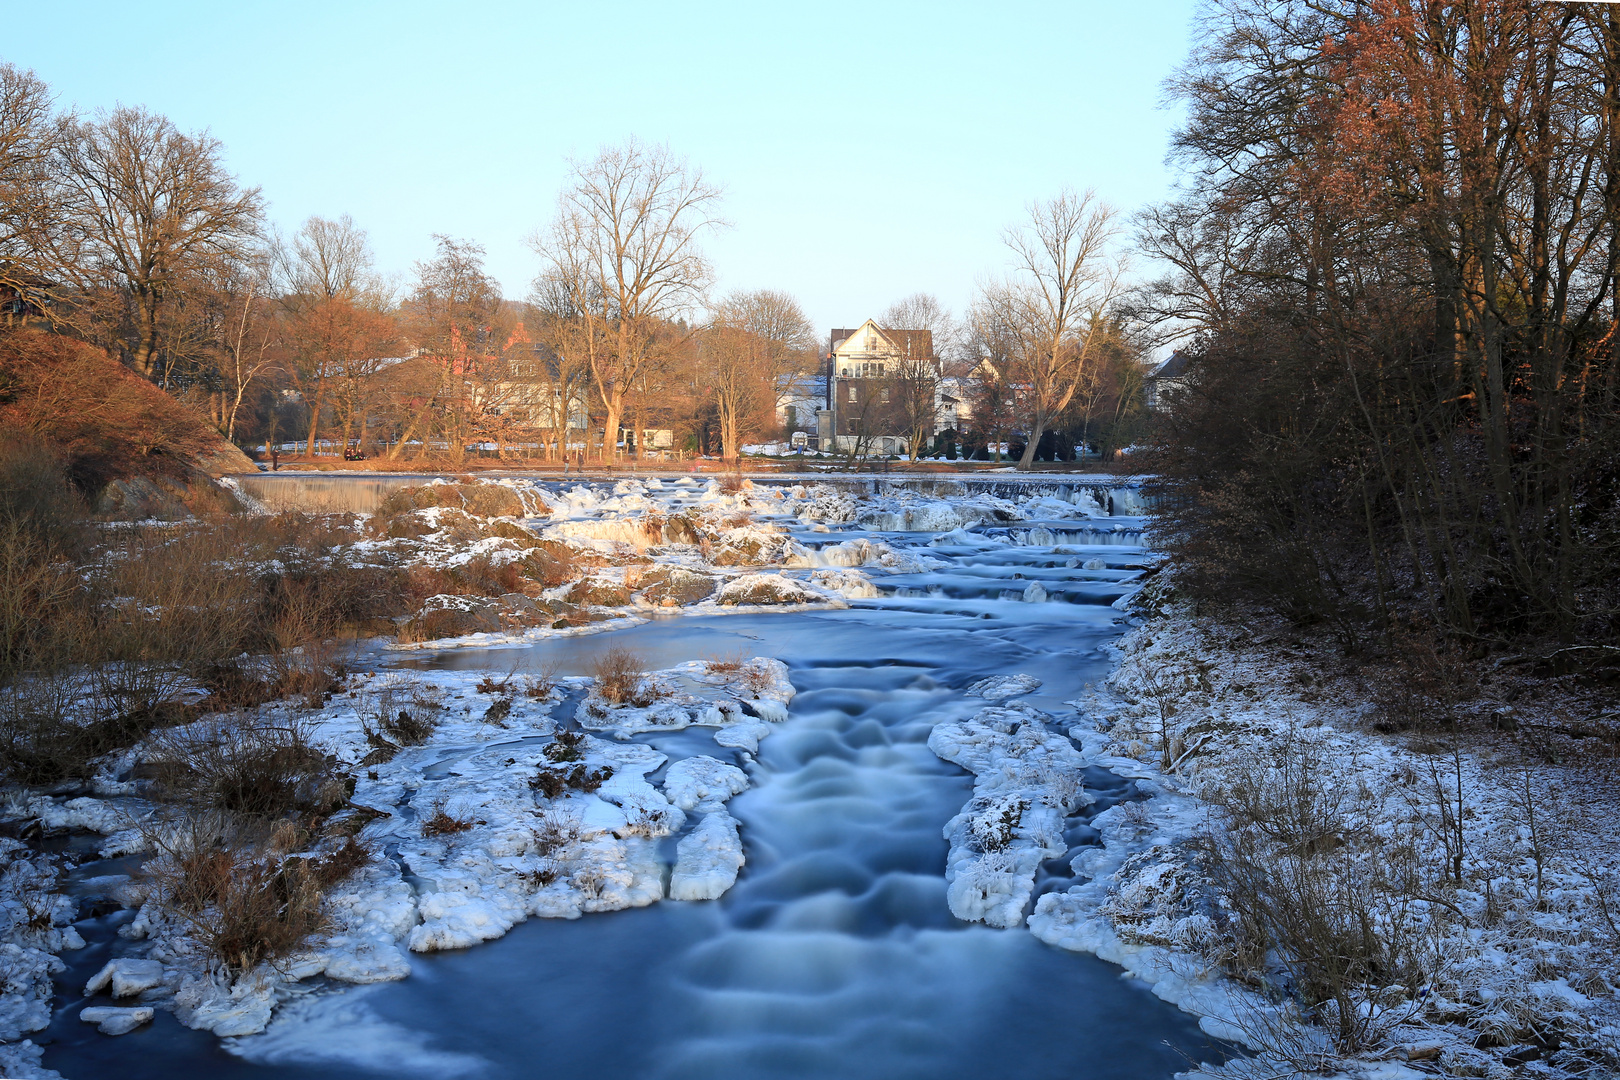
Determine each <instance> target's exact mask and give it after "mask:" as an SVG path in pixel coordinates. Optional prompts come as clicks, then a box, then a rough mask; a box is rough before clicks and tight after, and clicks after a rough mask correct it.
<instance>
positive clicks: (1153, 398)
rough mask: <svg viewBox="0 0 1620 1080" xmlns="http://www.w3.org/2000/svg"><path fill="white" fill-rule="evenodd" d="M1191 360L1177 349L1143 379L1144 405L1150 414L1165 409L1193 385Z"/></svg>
mask: <svg viewBox="0 0 1620 1080" xmlns="http://www.w3.org/2000/svg"><path fill="white" fill-rule="evenodd" d="M1191 366H1192V361H1191V359H1190V358H1189V357H1188V356H1187V354H1186V353H1184V352H1182V351H1181V350H1180V349H1177V350H1176V351H1175V352H1173V353H1171V354H1170V357H1169V359H1167V360H1165V362H1164V363H1162V364H1160V365H1159V366H1158V367H1156V368H1154V369H1153V370H1152V371H1150V372H1149V373H1148V374H1147V375H1146V377H1144V378H1143V379H1142V404H1143V405H1144V406H1145V407H1146V408H1147V410H1148V411H1149V412H1152V411H1154V410H1156V409H1162V408H1164V407H1165V406H1166V405H1167V404H1168V403H1169V402H1170V401H1171V400H1173V399H1174V398H1175V396H1176V395H1177V394H1179V393H1182V392H1183V391H1185V390H1186V389H1187V387H1188V386H1190V385H1191V377H1192V372H1191V371H1190V370H1189V368H1190V367H1191Z"/></svg>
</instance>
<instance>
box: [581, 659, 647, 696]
mask: <svg viewBox="0 0 1620 1080" xmlns="http://www.w3.org/2000/svg"><path fill="white" fill-rule="evenodd" d="M646 670H647V669H646V665H645V664H644V663H643V662H642V660H641V657H639V656H637V655H636V654H635V653H633V652H631V651H630V650H629V649H627V648H625V647H624V646H622V645H615V646H613V647H612V648H611V649H609V650H608V651H607V652H605V653H603V654H602V655H601V656H599V657H597V659H596V663H595V664H593V665H592V668H591V673H592V674H593V675H594V676H595V677H596V690H597V693H599V694H601V695H602V697H603V698H604V699H606V700H607V701H610V702H612V703H613V704H615V705H620V704H623V703H624V702H626V701H629V700H631V699H632V698H634V697H635V695H636V690H637V688H638V687H639V685H640V683H641V680H642V676H643V675H645V674H646Z"/></svg>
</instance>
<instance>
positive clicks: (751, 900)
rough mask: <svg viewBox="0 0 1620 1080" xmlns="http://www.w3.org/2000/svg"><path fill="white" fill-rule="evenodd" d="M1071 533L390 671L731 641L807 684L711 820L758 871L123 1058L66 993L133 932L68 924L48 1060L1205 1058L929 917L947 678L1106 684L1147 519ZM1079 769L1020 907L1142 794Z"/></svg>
mask: <svg viewBox="0 0 1620 1080" xmlns="http://www.w3.org/2000/svg"><path fill="white" fill-rule="evenodd" d="M1122 521H1123V522H1124V523H1125V525H1124V526H1121V525H1120V522H1122ZM1088 524H1091V525H1093V526H1095V531H1094V532H1086V531H1084V530H1083V529H1082V531H1078V532H1076V531H1072V530H1077V529H1081V525H1080V523H1076V522H1065V523H1064V528H1065V529H1066V530H1071V531H1068V532H1065V533H1064V535H1063V536H1062V537H1061V541H1062V542H1061V543H1058V544H1056V545H1055V546H1052V545H1049V546H1045V547H1040V546H1031V545H1030V544H1029V543H1028V542H1024V543H1018V542H1013V543H1006V542H1003V541H1001V540H999V539H997V540H996V542H993V543H992V542H990V541H989V540H985V539H984V535H983V534H975V536H978V537H979V538H980V540H981V541H983V542H979V541H973V542H966V541H965V542H964V543H962V544H953V543H951V542H950V538H949V537H944V538H941V539H942V540H943V541H944V542H936V543H935V544H934V545H933V546H928V545H927V541H929V540H931V539H934V538H933V536H932V535H931V534H900V533H884V534H874V533H865V532H856V531H851V532H847V533H832V534H828V535H817V536H815V537H814V540H815V541H816V542H820V543H829V544H830V543H838V542H843V541H848V540H850V539H852V538H857V537H862V536H864V537H871V538H878V537H879V536H880V535H881V538H882V539H883V540H884V541H885V542H886V543H889V544H890V545H891V546H893V547H895V548H896V549H900V548H905V549H907V550H914V551H916V552H918V553H919V554H926V555H927V556H929V557H930V558H932V559H934V560H937V561H938V562H937V564H929V565H931V566H933V568H932V569H927V570H924V571H920V572H911V573H904V574H890V575H887V576H884V575H879V574H874V575H873V579H874V583H875V584H876V586H877V587H878V591H879V592H880V594H881V595H879V596H877V597H876V598H867V599H857V600H854V601H852V603H851V607H850V608H849V609H848V610H840V611H822V612H794V613H777V614H770V613H766V614H739V615H732V616H711V617H701V618H694V617H677V618H668V619H654V620H653V621H651V622H648V623H645V624H643V625H640V626H635V627H632V628H629V629H624V630H618V631H614V632H612V633H611V634H610V635H607V636H603V635H596V636H591V637H577V638H565V639H559V640H552V641H546V642H542V643H539V644H535V645H524V646H509V647H504V648H491V649H484V650H476V649H468V648H461V649H456V650H448V651H446V652H444V653H441V654H436V655H433V654H421V653H418V654H415V655H414V656H413V658H412V659H411V660H409V661H408V662H410V663H417V664H425V665H441V666H455V667H482V668H488V669H490V670H493V671H497V672H503V671H505V670H508V669H509V668H510V667H511V666H512V663H513V661H514V660H518V659H522V658H523V656H522V654H524V653H526V652H543V654H544V656H545V657H546V658H547V659H548V660H551V661H554V662H557V663H559V664H560V665H561V668H562V671H563V673H564V674H574V673H585V672H586V671H588V670H589V664H590V660H591V658H592V657H594V656H595V655H596V654H597V653H599V651H600V650H601V649H603V648H605V647H606V646H607V645H608V644H610V643H622V644H624V645H627V646H629V647H630V648H632V649H634V650H635V651H636V652H637V653H639V654H640V655H641V656H642V657H643V659H644V660H645V661H646V663H647V664H648V666H649V667H653V668H662V667H668V666H670V665H673V664H675V663H679V662H682V661H686V660H693V659H704V658H708V657H715V656H727V655H736V654H738V653H739V652H744V651H745V652H746V653H748V654H751V655H763V656H774V657H778V658H780V659H782V660H784V661H785V662H786V663H787V664H788V665H789V666H790V668H791V674H792V680H793V683H794V686H795V687H796V689H797V691H798V694H797V696H796V697H795V698H794V699H793V702H792V706H791V713H790V716H789V718H788V720H787V721H786V722H785V723H783V724H781V725H778V726H777V727H776V728H775V730H774V731H773V733H772V734H771V737H770V738H769V739H767V740H766V741H765V742H763V743H762V744H761V746H760V749H759V753H758V755H757V760H755V761H753V762H752V763H747V762H746V760H745V759H744V758H743V757H742V756H741V755H740V754H739V755H738V756H737V757H736V758H735V759H734V760H737V761H738V762H740V763H744V764H746V767H747V769H748V772H749V775H750V779H751V781H752V785H753V786H752V787H751V788H750V789H749V790H748V791H746V792H744V793H743V794H741V795H739V796H737V797H736V798H734V799H733V800H732V801H731V803H730V804H729V810H730V813H731V814H732V815H733V816H734V817H735V818H736V819H737V820H738V821H740V822H741V826H742V838H743V843H744V845H745V850H746V853H747V863H746V865H745V866H744V868H743V870H742V873H741V876H740V877H739V879H738V881H737V883H736V885H735V886H734V887H733V888H732V889H731V890H730V891H729V892H728V893H726V895H725V896H723V897H722V898H721V899H719V900H716V901H704V902H694V903H682V902H675V901H669V900H666V901H664V902H662V903H658V904H654V905H652V906H650V907H646V908H640V909H635V910H628V911H621V912H615V913H612V914H597V915H587V916H586V917H584V918H581V919H578V920H574V921H564V920H554V919H530V920H529V921H527V922H525V923H523V924H521V925H519V926H517V927H515V928H514V929H513V930H512V931H511V932H510V933H508V934H507V935H506V936H505V937H504V938H501V939H500V940H497V941H494V942H490V943H487V944H483V945H479V946H476V947H473V948H469V949H464V950H460V951H454V952H443V953H431V954H427V955H423V956H417V957H413V958H412V969H413V970H412V975H411V976H410V978H408V979H406V980H404V981H401V982H393V983H384V984H377V985H373V986H366V987H350V986H344V985H340V984H335V983H334V984H321V983H319V982H318V981H316V983H315V985H313V986H312V987H311V989H310V992H309V993H308V994H307V995H306V996H305V997H303V998H301V999H300V1000H298V1001H295V1002H293V1003H292V1004H291V1005H289V1006H287V1007H285V1009H284V1010H283V1011H282V1012H281V1013H279V1014H278V1015H277V1019H276V1020H275V1021H274V1022H273V1023H272V1024H271V1026H270V1028H269V1030H268V1031H266V1032H265V1033H264V1034H262V1035H257V1036H250V1037H246V1038H242V1039H237V1040H225V1045H223V1046H222V1045H221V1042H220V1040H218V1039H216V1038H214V1037H213V1036H211V1035H208V1034H205V1033H202V1032H196V1031H191V1030H187V1029H185V1028H182V1027H181V1026H180V1025H179V1024H178V1023H177V1022H176V1021H175V1020H174V1019H173V1017H172V1016H171V1015H170V1014H168V1013H166V1012H160V1013H159V1014H158V1018H157V1020H156V1022H154V1023H153V1024H151V1025H150V1026H148V1027H147V1028H144V1029H142V1030H139V1031H136V1032H135V1033H133V1034H131V1035H126V1036H123V1037H121V1038H119V1039H108V1038H103V1037H100V1036H98V1035H97V1034H96V1033H95V1031H94V1029H92V1028H89V1026H88V1025H85V1024H82V1023H80V1022H79V1021H78V1019H77V1011H76V1009H75V1008H73V1007H72V1006H73V1005H74V1004H75V1001H74V998H73V996H72V995H73V994H74V992H75V991H74V990H73V989H72V988H73V987H75V986H77V987H81V988H82V986H83V985H84V981H85V979H86V977H87V973H88V972H91V971H93V970H94V969H95V968H97V967H99V966H100V965H101V964H102V963H103V962H104V961H105V959H106V956H107V955H108V947H109V946H108V944H107V943H108V939H109V938H110V937H111V932H112V929H113V928H114V927H115V926H116V924H117V921H118V919H119V918H121V917H122V916H121V914H120V913H111V914H107V915H103V916H100V917H99V918H92V919H89V920H86V922H85V923H84V924H82V925H84V926H85V936H86V937H87V938H88V939H90V940H91V945H90V947H89V948H87V949H85V950H82V951H81V952H80V953H78V954H74V955H71V956H69V957H67V958H66V959H68V961H69V964H70V967H69V970H68V971H67V972H66V973H64V974H63V975H62V976H60V977H59V978H60V984H59V985H60V986H61V987H62V988H63V993H64V995H65V996H66V1006H67V1007H65V1008H59V1011H58V1018H57V1020H56V1022H55V1023H54V1024H53V1025H52V1027H51V1028H50V1029H49V1030H48V1031H47V1032H45V1033H43V1034H44V1035H45V1036H46V1037H47V1038H49V1039H50V1040H52V1042H51V1044H50V1046H49V1047H48V1049H47V1052H46V1057H45V1063H46V1065H48V1066H50V1067H52V1068H56V1069H58V1070H60V1071H62V1073H63V1074H64V1075H66V1076H69V1077H75V1078H83V1077H93V1076H119V1077H121V1078H125V1080H142V1078H147V1077H152V1078H156V1077H165V1078H166V1077H174V1076H208V1077H218V1078H248V1077H287V1078H308V1080H314V1078H328V1077H364V1076H373V1075H378V1076H381V1075H388V1076H416V1075H421V1076H433V1077H441V1076H473V1077H490V1078H508V1077H510V1078H518V1077H548V1078H557V1080H565V1078H586V1077H591V1078H617V1077H631V1076H635V1077H648V1078H658V1080H689V1078H690V1080H697V1078H703V1080H712V1078H715V1077H727V1078H767V1077H770V1078H777V1077H780V1078H790V1077H793V1078H799V1077H803V1078H811V1077H815V1078H825V1077H840V1078H866V1077H870V1078H874V1080H876V1078H883V1080H896V1078H911V1077H916V1078H924V1077H926V1078H928V1080H949V1078H956V1077H961V1078H968V1077H971V1078H974V1080H982V1078H985V1077H997V1078H1029V1080H1037V1078H1039V1080H1046V1078H1053V1080H1055V1078H1059V1077H1065V1078H1067V1077H1087V1078H1099V1080H1100V1078H1120V1080H1124V1078H1131V1080H1137V1078H1149V1077H1169V1076H1170V1075H1171V1074H1173V1073H1174V1072H1176V1071H1178V1070H1181V1069H1185V1068H1186V1067H1187V1057H1186V1056H1183V1055H1184V1054H1185V1055H1187V1056H1190V1057H1192V1058H1195V1059H1207V1058H1210V1057H1212V1056H1214V1050H1213V1048H1211V1046H1210V1044H1209V1040H1208V1038H1207V1037H1206V1036H1205V1035H1204V1034H1203V1033H1202V1032H1200V1031H1199V1030H1198V1028H1197V1026H1196V1024H1195V1023H1194V1021H1193V1019H1192V1018H1191V1017H1190V1016H1187V1015H1185V1014H1183V1013H1180V1012H1178V1011H1176V1010H1175V1009H1174V1008H1173V1007H1171V1006H1169V1005H1167V1004H1165V1003H1163V1002H1161V1001H1159V1000H1158V999H1156V998H1154V997H1153V996H1152V995H1151V994H1150V993H1149V992H1148V990H1147V989H1146V988H1145V987H1144V986H1142V985H1141V984H1139V983H1136V982H1134V981H1132V980H1129V979H1126V978H1124V977H1123V976H1122V975H1121V974H1120V971H1119V969H1118V968H1115V967H1113V966H1112V965H1109V964H1105V963H1103V962H1101V961H1099V960H1096V959H1094V958H1092V957H1089V956H1083V955H1077V954H1075V953H1070V952H1064V951H1061V950H1058V949H1054V948H1050V947H1048V946H1046V945H1043V944H1041V943H1040V942H1039V941H1037V940H1036V939H1035V938H1034V937H1033V936H1032V935H1031V934H1029V933H1028V932H1027V931H1025V930H1023V929H1013V930H995V929H990V928H987V927H985V926H982V925H970V924H967V923H963V922H959V921H957V920H956V919H954V918H953V917H952V916H951V914H950V911H949V909H948V908H947V905H946V890H945V878H944V872H945V858H946V851H947V846H946V842H945V840H944V838H943V836H942V829H943V828H944V826H945V823H946V822H947V821H948V820H950V819H951V817H952V816H953V815H954V814H956V813H957V812H958V811H959V810H960V809H961V807H962V805H963V803H964V802H965V801H966V800H967V799H968V798H969V797H970V794H971V792H972V777H971V776H969V775H968V774H967V773H965V772H963V771H962V770H961V769H959V768H958V767H956V766H955V765H952V764H949V763H947V762H945V761H942V760H940V759H939V758H937V757H936V756H935V755H934V754H933V753H932V752H931V751H930V750H929V749H928V746H927V740H928V736H929V733H930V731H931V730H932V728H933V726H934V725H935V724H937V723H941V722H946V721H954V720H962V719H965V718H967V717H969V716H971V715H972V714H973V713H974V712H976V711H977V710H979V709H980V708H982V707H983V706H984V705H985V702H984V701H982V700H978V699H973V698H968V697H966V696H965V695H964V693H963V689H964V688H965V687H967V686H968V685H969V684H971V683H972V682H974V681H975V680H977V679H981V678H983V677H985V676H988V675H996V674H1012V673H1023V674H1027V675H1032V676H1034V677H1035V678H1038V679H1040V680H1042V686H1041V687H1040V689H1039V690H1038V691H1037V692H1035V693H1034V694H1031V695H1029V696H1028V697H1025V698H1022V699H1021V700H1025V701H1028V702H1029V703H1031V704H1033V705H1035V706H1037V707H1039V708H1042V709H1045V710H1047V711H1049V712H1051V713H1053V714H1054V715H1055V716H1059V717H1067V716H1071V715H1072V714H1071V713H1070V712H1069V710H1068V709H1067V708H1066V707H1065V706H1064V705H1063V704H1062V702H1063V701H1064V700H1065V699H1067V698H1072V697H1074V696H1076V694H1078V693H1079V692H1080V691H1081V689H1082V688H1083V686H1084V684H1085V683H1087V682H1092V681H1096V680H1099V679H1101V678H1102V677H1103V676H1104V675H1105V673H1106V671H1107V663H1108V661H1107V658H1106V656H1105V653H1104V651H1103V649H1102V646H1103V644H1104V643H1105V642H1107V641H1108V640H1110V639H1111V638H1113V637H1114V636H1115V635H1117V634H1118V633H1119V632H1120V630H1121V628H1122V626H1123V621H1124V617H1123V616H1122V615H1121V613H1120V612H1118V611H1116V610H1114V609H1113V608H1112V607H1111V606H1110V604H1111V602H1112V601H1113V600H1114V599H1115V598H1117V597H1118V596H1119V595H1120V594H1121V592H1122V591H1123V590H1124V588H1125V586H1124V584H1123V582H1124V580H1125V579H1127V578H1128V577H1130V576H1132V575H1131V573H1130V571H1131V570H1134V569H1138V568H1140V565H1141V562H1142V559H1143V558H1144V553H1143V552H1142V550H1141V549H1140V547H1138V546H1135V541H1136V540H1137V537H1138V536H1139V528H1140V521H1139V519H1102V520H1099V521H1096V522H1094V523H1088ZM1126 528H1129V529H1130V530H1131V531H1130V532H1125V530H1126ZM1122 532H1124V533H1125V536H1124V537H1123V539H1125V540H1126V542H1122V536H1121V533H1122ZM965 535H966V534H964V536H965ZM1040 539H1045V537H1041V538H1040ZM1053 539H1054V540H1055V539H1057V538H1056V537H1054V538H1053ZM1087 563H1090V564H1091V568H1089V569H1087V568H1085V564H1087ZM1037 582H1038V583H1039V584H1040V588H1039V589H1037V590H1031V589H1030V586H1031V584H1032V583H1037ZM610 638H611V641H610ZM646 741H648V742H650V743H652V744H653V745H654V746H656V747H657V748H658V749H660V750H662V751H664V752H665V753H667V754H669V756H670V757H671V759H672V760H673V759H677V758H680V757H684V756H689V755H692V754H696V753H706V754H711V755H712V754H717V753H718V754H720V755H722V756H723V755H724V754H725V753H726V751H717V749H716V746H715V743H714V741H713V739H712V738H711V736H710V734H709V733H708V732H705V731H702V730H699V729H690V730H687V731H681V732H673V733H669V734H662V735H655V736H652V737H650V738H648V739H647V740H646ZM1091 772H1092V773H1093V774H1094V775H1089V776H1088V783H1087V787H1088V790H1090V791H1091V792H1092V794H1093V795H1094V796H1096V800H1097V801H1096V802H1095V804H1093V805H1091V806H1089V807H1086V808H1085V809H1083V810H1081V811H1080V812H1079V813H1077V814H1076V815H1074V817H1073V818H1071V819H1070V821H1069V823H1068V824H1069V828H1068V832H1067V835H1068V836H1069V838H1070V843H1071V845H1073V846H1072V848H1071V851H1070V853H1069V855H1066V856H1064V857H1063V858H1060V859H1055V860H1052V861H1051V862H1049V863H1048V864H1046V866H1045V867H1044V868H1043V870H1042V874H1041V877H1040V879H1039V880H1038V882H1037V892H1039V891H1042V890H1043V889H1049V888H1057V887H1063V886H1065V885H1067V884H1068V878H1067V876H1066V875H1067V874H1068V872H1069V871H1068V860H1069V857H1070V856H1072V855H1073V854H1075V853H1076V852H1078V851H1079V850H1080V849H1081V848H1083V847H1084V846H1085V845H1087V844H1089V843H1095V833H1094V832H1092V831H1091V830H1090V828H1089V826H1088V825H1087V824H1086V822H1087V820H1088V819H1089V818H1090V817H1091V816H1092V815H1094V814H1096V813H1097V812H1100V811H1101V810H1102V809H1104V808H1105V807H1107V806H1109V805H1112V804H1113V803H1115V802H1118V801H1120V800H1121V799H1126V798H1131V797H1134V789H1133V788H1132V787H1131V785H1130V783H1129V782H1128V781H1124V780H1121V779H1120V778H1118V777H1115V776H1113V775H1112V774H1108V773H1105V772H1102V771H1101V770H1095V769H1094V770H1091ZM674 840H675V838H674V837H670V838H668V843H669V844H670V845H671V850H672V851H673V844H674ZM62 1003H63V998H61V997H59V999H58V1004H59V1005H61V1004H62Z"/></svg>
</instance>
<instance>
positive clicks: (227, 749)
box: [153, 713, 353, 822]
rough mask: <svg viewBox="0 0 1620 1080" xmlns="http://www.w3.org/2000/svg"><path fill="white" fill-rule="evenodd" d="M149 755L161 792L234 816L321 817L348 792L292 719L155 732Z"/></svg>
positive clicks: (226, 721) (237, 719) (233, 720)
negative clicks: (155, 767) (151, 754)
mask: <svg viewBox="0 0 1620 1080" xmlns="http://www.w3.org/2000/svg"><path fill="white" fill-rule="evenodd" d="M153 753H154V755H155V758H156V760H155V764H156V766H157V770H156V771H157V786H158V792H159V794H160V795H162V796H163V797H164V798H166V799H168V800H170V801H174V802H181V803H184V804H186V805H188V806H192V807H199V808H207V809H211V810H215V811H218V812H221V813H224V814H227V815H230V816H232V817H234V818H247V819H257V820H260V821H267V822H268V821H274V820H277V819H281V818H297V817H305V816H316V817H325V816H326V815H329V814H331V813H332V812H333V811H334V810H337V809H338V808H340V807H342V806H343V805H344V804H345V803H346V802H347V801H348V798H349V795H350V794H351V792H352V790H353V787H352V784H353V781H352V780H351V781H345V780H344V779H343V778H342V777H340V776H339V774H338V773H337V771H336V762H335V761H333V760H332V759H331V758H329V757H327V756H326V755H324V754H322V753H321V752H320V751H319V750H317V749H316V748H315V747H313V746H311V745H310V743H309V741H308V737H307V735H306V734H305V731H304V729H303V727H302V725H300V724H299V723H297V722H296V721H271V720H267V719H265V718H264V717H262V716H259V715H256V714H252V713H239V714H234V715H231V716H227V717H224V718H222V719H220V720H218V721H215V722H213V723H205V724H194V725H191V726H190V727H188V728H186V729H185V730H183V731H169V732H164V733H161V734H160V735H159V736H158V737H157V738H156V739H155V741H154V746H153Z"/></svg>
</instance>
